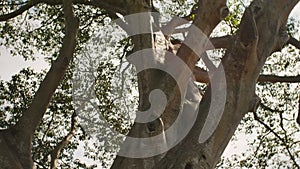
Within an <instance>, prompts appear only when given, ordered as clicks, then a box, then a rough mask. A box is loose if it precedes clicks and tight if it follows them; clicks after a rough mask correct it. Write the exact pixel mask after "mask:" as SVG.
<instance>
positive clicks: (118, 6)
mask: <svg viewBox="0 0 300 169" xmlns="http://www.w3.org/2000/svg"><path fill="white" fill-rule="evenodd" d="M73 3H74V4H84V5H92V6H95V7H99V8H102V9H104V10H106V11H107V12H108V13H109V14H110V15H112V16H114V15H113V14H115V13H117V12H118V13H120V14H126V10H125V8H124V5H122V1H121V0H113V1H112V0H101V1H100V0H91V1H89V0H74V1H73ZM38 4H47V5H62V4H63V0H56V1H53V0H31V1H28V3H26V4H25V5H23V6H21V7H20V8H19V9H17V10H16V11H13V12H11V13H8V14H5V15H0V22H1V21H7V20H9V19H12V18H15V17H17V16H19V15H21V14H22V13H23V12H25V11H27V10H29V9H30V8H32V7H33V6H36V5H38Z"/></svg>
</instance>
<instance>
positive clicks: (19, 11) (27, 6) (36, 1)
mask: <svg viewBox="0 0 300 169" xmlns="http://www.w3.org/2000/svg"><path fill="white" fill-rule="evenodd" d="M39 3H40V1H39V0H32V1H30V2H28V3H27V4H25V5H23V6H21V7H20V8H19V9H17V10H16V11H14V12H12V13H9V14H5V15H2V16H0V22H1V21H6V20H9V19H11V18H14V17H16V16H19V15H21V14H22V13H23V12H25V11H27V10H28V9H30V8H31V7H33V6H35V5H37V4H39Z"/></svg>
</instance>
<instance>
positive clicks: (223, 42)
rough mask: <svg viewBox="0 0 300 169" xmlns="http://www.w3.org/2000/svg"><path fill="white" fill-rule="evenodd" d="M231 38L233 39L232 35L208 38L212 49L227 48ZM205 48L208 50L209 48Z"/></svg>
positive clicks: (231, 41) (231, 40)
mask: <svg viewBox="0 0 300 169" xmlns="http://www.w3.org/2000/svg"><path fill="white" fill-rule="evenodd" d="M233 40H234V39H233V36H232V35H226V36H222V37H214V38H210V42H211V43H212V45H213V47H214V49H220V48H229V47H230V45H231V44H232V43H233ZM207 50H209V48H208V49H207Z"/></svg>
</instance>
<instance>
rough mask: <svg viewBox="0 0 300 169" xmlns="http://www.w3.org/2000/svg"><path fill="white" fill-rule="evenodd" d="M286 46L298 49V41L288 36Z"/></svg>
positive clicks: (299, 46) (299, 44)
mask: <svg viewBox="0 0 300 169" xmlns="http://www.w3.org/2000/svg"><path fill="white" fill-rule="evenodd" d="M287 43H288V44H291V45H293V46H295V47H296V48H298V49H300V41H298V40H297V39H295V38H294V37H292V36H290V37H289V40H288V42H287Z"/></svg>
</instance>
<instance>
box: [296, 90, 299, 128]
mask: <svg viewBox="0 0 300 169" xmlns="http://www.w3.org/2000/svg"><path fill="white" fill-rule="evenodd" d="M298 97H299V100H298V117H297V120H296V122H297V123H298V124H299V125H300V96H298Z"/></svg>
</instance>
